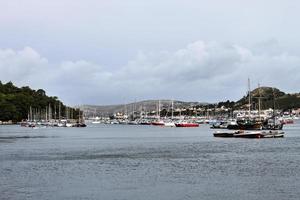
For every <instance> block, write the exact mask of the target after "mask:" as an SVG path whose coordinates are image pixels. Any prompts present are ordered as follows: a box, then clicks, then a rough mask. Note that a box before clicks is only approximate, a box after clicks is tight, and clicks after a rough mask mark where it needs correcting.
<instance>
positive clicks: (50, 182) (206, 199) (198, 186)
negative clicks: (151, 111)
mask: <svg viewBox="0 0 300 200" xmlns="http://www.w3.org/2000/svg"><path fill="white" fill-rule="evenodd" d="M284 131H285V137H284V138H278V139H238V138H214V137H213V136H212V130H210V129H209V126H208V125H200V127H199V128H162V127H154V126H130V125H101V124H99V125H89V126H88V127H86V128H39V129H32V128H22V127H19V126H0V199H1V200H6V199H7V200H8V199H14V200H15V199H20V200H21V199H22V200H23V199H36V200H40V199H72V200H73V199H105V200H135V199H136V200H144V199H145V200H150V199H151V200H152V199H159V200H183V199H195V200H196V199H197V200H198V199H201V200H217V199H223V200H235V199H236V200H240V199H244V200H252V199H263V200H274V199H280V200H281V199H295V200H296V199H297V200H298V199H299V198H300V190H299V186H300V124H299V123H296V124H293V125H289V126H286V127H285V128H284Z"/></svg>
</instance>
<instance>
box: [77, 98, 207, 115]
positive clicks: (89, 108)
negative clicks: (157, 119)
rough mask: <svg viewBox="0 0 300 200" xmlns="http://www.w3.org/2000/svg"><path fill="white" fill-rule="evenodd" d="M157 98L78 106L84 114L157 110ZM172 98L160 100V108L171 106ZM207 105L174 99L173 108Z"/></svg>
mask: <svg viewBox="0 0 300 200" xmlns="http://www.w3.org/2000/svg"><path fill="white" fill-rule="evenodd" d="M158 102H159V100H145V101H139V102H135V103H129V104H119V105H105V106H97V105H82V106H80V108H81V109H82V110H84V112H85V115H87V116H94V115H95V116H108V115H111V114H112V113H117V112H126V111H127V113H132V112H133V111H142V110H143V111H147V112H149V111H155V110H157V106H158ZM171 104H172V100H160V107H161V110H163V109H168V108H171ZM203 105H208V103H200V102H184V101H175V100H174V108H188V107H195V106H203Z"/></svg>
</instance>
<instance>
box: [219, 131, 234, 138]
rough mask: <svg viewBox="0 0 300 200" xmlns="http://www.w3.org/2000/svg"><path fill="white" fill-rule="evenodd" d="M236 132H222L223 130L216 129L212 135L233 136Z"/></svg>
mask: <svg viewBox="0 0 300 200" xmlns="http://www.w3.org/2000/svg"><path fill="white" fill-rule="evenodd" d="M235 133H236V132H224V131H216V132H214V137H233V135H234V134H235Z"/></svg>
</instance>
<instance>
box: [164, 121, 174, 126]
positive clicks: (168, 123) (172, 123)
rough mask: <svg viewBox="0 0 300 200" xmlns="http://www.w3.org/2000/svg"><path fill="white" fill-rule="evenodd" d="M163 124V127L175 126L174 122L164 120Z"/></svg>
mask: <svg viewBox="0 0 300 200" xmlns="http://www.w3.org/2000/svg"><path fill="white" fill-rule="evenodd" d="M164 126H165V127H176V125H175V123H174V122H165V124H164Z"/></svg>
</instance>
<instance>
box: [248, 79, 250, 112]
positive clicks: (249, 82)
mask: <svg viewBox="0 0 300 200" xmlns="http://www.w3.org/2000/svg"><path fill="white" fill-rule="evenodd" d="M248 97H249V99H248V103H249V117H250V113H251V91H250V78H248Z"/></svg>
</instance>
